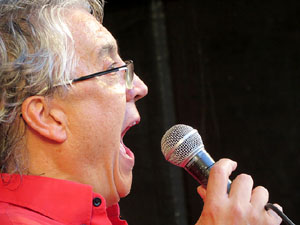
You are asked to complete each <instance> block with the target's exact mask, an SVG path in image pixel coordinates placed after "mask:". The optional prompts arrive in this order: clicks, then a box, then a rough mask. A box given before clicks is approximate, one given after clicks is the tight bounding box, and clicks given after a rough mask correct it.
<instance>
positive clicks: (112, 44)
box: [67, 9, 118, 55]
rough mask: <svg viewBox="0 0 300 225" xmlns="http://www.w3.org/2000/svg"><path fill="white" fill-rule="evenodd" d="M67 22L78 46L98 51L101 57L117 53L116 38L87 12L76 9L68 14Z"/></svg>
mask: <svg viewBox="0 0 300 225" xmlns="http://www.w3.org/2000/svg"><path fill="white" fill-rule="evenodd" d="M67 21H68V25H69V28H70V31H71V33H72V36H73V39H74V41H75V45H76V46H79V47H84V48H85V49H86V51H95V50H97V51H98V53H99V54H100V55H101V54H108V53H113V52H117V50H118V47H117V43H116V40H115V38H114V37H113V36H112V34H111V33H110V32H109V31H108V30H107V29H106V28H105V27H104V26H103V25H102V24H101V23H99V22H98V21H97V20H96V18H95V17H93V16H92V15H91V14H89V13H88V12H87V11H85V10H82V9H74V10H72V11H70V12H69V13H68V17H67Z"/></svg>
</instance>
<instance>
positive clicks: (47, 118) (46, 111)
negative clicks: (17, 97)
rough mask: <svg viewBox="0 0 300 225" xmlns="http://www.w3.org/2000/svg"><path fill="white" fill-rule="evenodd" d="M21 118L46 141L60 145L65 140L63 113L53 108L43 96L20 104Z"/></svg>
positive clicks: (32, 97) (33, 97)
mask: <svg viewBox="0 0 300 225" xmlns="http://www.w3.org/2000/svg"><path fill="white" fill-rule="evenodd" d="M22 117H23V119H24V121H25V122H26V124H27V125H28V126H29V127H30V128H31V129H33V130H34V131H35V132H37V133H38V134H40V135H41V136H43V137H44V138H46V139H48V140H52V141H55V142H58V143H62V142H64V141H65V140H66V138H67V134H66V129H65V118H64V114H63V112H61V111H60V110H59V109H56V108H53V107H52V105H51V103H48V102H47V100H46V99H45V97H43V96H31V97H29V98H27V99H26V100H25V101H24V102H23V104H22Z"/></svg>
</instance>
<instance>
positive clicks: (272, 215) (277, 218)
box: [267, 204, 283, 223]
mask: <svg viewBox="0 0 300 225" xmlns="http://www.w3.org/2000/svg"><path fill="white" fill-rule="evenodd" d="M273 206H275V207H276V208H277V209H278V210H279V211H281V212H282V211H283V210H282V207H281V206H280V205H278V204H273ZM267 214H268V216H269V217H270V219H271V220H273V221H274V223H275V222H277V223H281V221H282V219H281V217H280V216H279V215H278V214H277V213H276V212H275V211H273V210H272V209H268V210H267Z"/></svg>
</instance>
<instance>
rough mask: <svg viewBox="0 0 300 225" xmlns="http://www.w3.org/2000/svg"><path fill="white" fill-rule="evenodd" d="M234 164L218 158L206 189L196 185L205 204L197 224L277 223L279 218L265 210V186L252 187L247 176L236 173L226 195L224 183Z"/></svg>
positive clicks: (258, 224)
mask: <svg viewBox="0 0 300 225" xmlns="http://www.w3.org/2000/svg"><path fill="white" fill-rule="evenodd" d="M236 167H237V163H236V162H233V161H231V160H229V159H221V160H220V161H218V162H216V163H215V165H214V166H213V167H212V168H211V170H210V175H209V179H208V184H207V189H206V190H205V189H204V188H203V187H202V186H200V187H198V193H199V194H200V196H201V197H202V199H203V201H204V206H203V211H202V214H201V216H200V218H199V220H198V222H197V223H196V225H279V224H280V223H281V218H280V217H279V216H278V215H277V214H276V213H275V212H273V211H272V210H268V211H266V210H265V209H264V206H265V205H266V204H267V202H268V199H269V193H268V191H267V189H265V188H264V187H261V186H259V187H256V188H255V189H253V190H252V188H253V180H252V178H251V177H250V176H249V175H246V174H240V175H239V176H237V177H236V179H235V180H234V181H233V182H232V184H231V190H230V193H229V194H227V182H228V179H229V176H230V174H231V172H232V171H234V170H235V169H236ZM276 206H277V207H278V208H279V209H281V207H280V206H279V205H276Z"/></svg>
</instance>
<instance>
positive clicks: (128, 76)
mask: <svg viewBox="0 0 300 225" xmlns="http://www.w3.org/2000/svg"><path fill="white" fill-rule="evenodd" d="M124 62H125V65H123V66H119V67H116V68H112V69H108V70H105V71H101V72H97V73H93V74H89V75H85V76H82V77H78V78H75V79H72V80H70V81H69V83H70V84H72V83H76V82H79V81H84V80H88V79H91V78H94V77H100V76H103V75H106V74H110V73H113V72H119V71H122V70H126V71H125V77H124V80H125V85H126V88H127V89H132V88H133V77H134V64H133V60H125V61H124ZM130 65H131V67H130ZM61 85H62V84H57V85H55V87H57V86H61Z"/></svg>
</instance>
